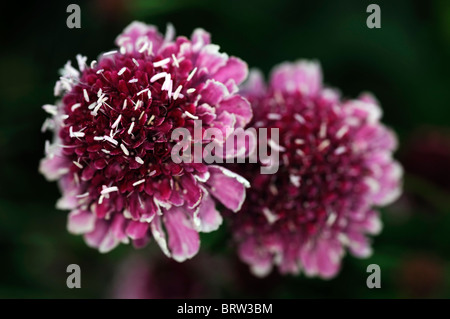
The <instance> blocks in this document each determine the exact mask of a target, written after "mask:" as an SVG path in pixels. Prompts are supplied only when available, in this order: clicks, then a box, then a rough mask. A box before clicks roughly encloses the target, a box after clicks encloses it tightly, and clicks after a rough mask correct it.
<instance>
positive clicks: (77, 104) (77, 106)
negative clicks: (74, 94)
mask: <svg viewBox="0 0 450 319" xmlns="http://www.w3.org/2000/svg"><path fill="white" fill-rule="evenodd" d="M80 106H81V104H80V103H75V104H74V105H72V107H71V108H70V110H71V111H72V112H73V111H75V110H76V109H77V108H79V107H80Z"/></svg>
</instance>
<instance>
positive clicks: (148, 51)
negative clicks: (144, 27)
mask: <svg viewBox="0 0 450 319" xmlns="http://www.w3.org/2000/svg"><path fill="white" fill-rule="evenodd" d="M147 54H148V55H152V54H153V42H152V41H150V44H149V46H148V50H147Z"/></svg>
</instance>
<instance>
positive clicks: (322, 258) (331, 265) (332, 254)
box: [316, 240, 343, 278]
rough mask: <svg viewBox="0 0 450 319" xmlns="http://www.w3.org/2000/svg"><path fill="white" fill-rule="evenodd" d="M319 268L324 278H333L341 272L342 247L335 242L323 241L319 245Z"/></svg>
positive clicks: (317, 252)
mask: <svg viewBox="0 0 450 319" xmlns="http://www.w3.org/2000/svg"><path fill="white" fill-rule="evenodd" d="M316 249H317V251H316V254H317V268H318V271H319V274H320V276H321V277H322V278H332V277H334V276H336V274H337V273H338V272H339V269H340V264H341V257H342V254H343V250H342V246H341V245H340V244H339V243H337V242H334V241H331V240H330V241H327V240H322V241H318V243H317V248H316Z"/></svg>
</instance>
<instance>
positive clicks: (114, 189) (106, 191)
mask: <svg viewBox="0 0 450 319" xmlns="http://www.w3.org/2000/svg"><path fill="white" fill-rule="evenodd" d="M118 191H119V188H118V187H117V186H111V187H105V188H103V189H102V191H101V192H100V194H102V195H106V194H109V193H112V192H118Z"/></svg>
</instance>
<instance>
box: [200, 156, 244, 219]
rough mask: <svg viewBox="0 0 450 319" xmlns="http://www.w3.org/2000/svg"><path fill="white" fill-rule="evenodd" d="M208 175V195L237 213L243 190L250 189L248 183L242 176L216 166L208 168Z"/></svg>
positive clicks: (242, 198) (242, 197) (241, 202)
mask: <svg viewBox="0 0 450 319" xmlns="http://www.w3.org/2000/svg"><path fill="white" fill-rule="evenodd" d="M209 173H210V174H211V176H210V177H209V179H208V181H207V185H208V190H209V193H210V194H212V195H213V196H214V197H215V198H217V199H218V200H219V201H220V202H221V203H222V204H223V205H224V206H225V207H227V208H228V209H231V210H232V211H234V212H237V211H239V210H240V209H241V206H242V204H243V203H244V200H245V188H248V187H250V184H249V182H248V181H247V180H246V179H245V178H243V177H242V176H240V175H237V174H235V173H233V172H231V171H230V170H227V169H226V168H223V167H220V166H216V165H211V166H209Z"/></svg>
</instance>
